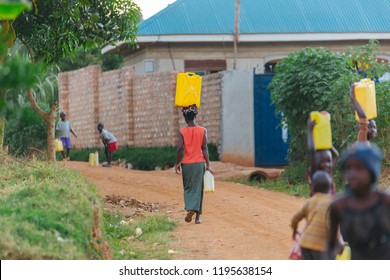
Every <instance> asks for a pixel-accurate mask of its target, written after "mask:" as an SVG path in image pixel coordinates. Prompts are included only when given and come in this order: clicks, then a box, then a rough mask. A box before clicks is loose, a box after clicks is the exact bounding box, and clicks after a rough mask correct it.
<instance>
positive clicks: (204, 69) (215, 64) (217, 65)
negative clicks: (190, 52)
mask: <svg viewBox="0 0 390 280" xmlns="http://www.w3.org/2000/svg"><path fill="white" fill-rule="evenodd" d="M224 70H226V60H185V61H184V71H185V72H195V73H196V74H198V75H201V76H203V75H207V74H212V73H217V72H220V71H224Z"/></svg>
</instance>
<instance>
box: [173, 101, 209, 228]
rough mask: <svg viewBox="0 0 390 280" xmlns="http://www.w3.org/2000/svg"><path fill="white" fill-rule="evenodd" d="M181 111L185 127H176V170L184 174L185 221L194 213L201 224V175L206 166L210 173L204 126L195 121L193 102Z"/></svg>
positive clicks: (195, 112)
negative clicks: (178, 129) (177, 132)
mask: <svg viewBox="0 0 390 280" xmlns="http://www.w3.org/2000/svg"><path fill="white" fill-rule="evenodd" d="M182 111H183V116H184V119H185V121H186V123H187V127H183V128H181V129H180V131H179V135H178V147H177V151H176V164H175V171H176V173H177V174H180V173H182V176H183V188H184V207H185V210H187V215H186V217H185V221H186V222H187V223H190V222H191V221H192V217H193V216H194V214H196V218H195V223H196V224H201V223H202V219H201V217H200V216H201V214H202V205H203V187H204V186H203V176H204V173H205V170H208V171H210V172H211V173H213V172H212V169H211V167H210V162H209V151H208V148H207V130H206V129H205V128H204V127H201V126H198V125H196V123H195V118H196V115H197V114H198V112H197V108H196V105H192V106H190V107H185V108H183V109H182ZM183 152H184V157H183V160H182V161H181V163H180V160H181V158H182V156H183Z"/></svg>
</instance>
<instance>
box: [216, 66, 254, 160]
mask: <svg viewBox="0 0 390 280" xmlns="http://www.w3.org/2000/svg"><path fill="white" fill-rule="evenodd" d="M253 104H254V102H253V72H252V71H248V70H236V71H227V72H224V73H223V76H222V122H221V135H222V137H221V138H222V139H221V140H222V141H221V143H222V145H221V160H222V161H223V162H232V163H236V164H239V165H244V166H254V155H255V143H254V141H255V136H254V112H253V110H254V108H253Z"/></svg>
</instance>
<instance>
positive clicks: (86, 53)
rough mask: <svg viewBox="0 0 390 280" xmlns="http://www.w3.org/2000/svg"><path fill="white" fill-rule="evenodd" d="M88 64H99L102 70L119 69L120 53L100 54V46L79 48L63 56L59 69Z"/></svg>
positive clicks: (120, 65)
mask: <svg viewBox="0 0 390 280" xmlns="http://www.w3.org/2000/svg"><path fill="white" fill-rule="evenodd" d="M88 65H101V66H102V69H103V71H109V70H115V69H119V68H121V67H122V66H123V57H122V55H120V54H102V52H101V49H100V48H91V49H84V48H83V47H81V48H79V49H78V50H77V51H76V52H75V53H74V55H72V56H68V57H65V58H64V59H62V60H61V61H60V63H59V68H60V70H61V71H72V70H77V69H80V68H83V67H86V66H88Z"/></svg>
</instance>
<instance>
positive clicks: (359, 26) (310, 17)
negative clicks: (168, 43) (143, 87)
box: [139, 0, 390, 36]
mask: <svg viewBox="0 0 390 280" xmlns="http://www.w3.org/2000/svg"><path fill="white" fill-rule="evenodd" d="M234 10H235V0H177V1H176V2H174V3H172V4H170V5H169V6H168V7H167V8H165V9H164V10H162V11H160V12H159V13H157V14H156V15H154V16H152V17H150V18H149V19H147V20H145V21H143V22H141V23H140V25H139V35H141V36H142V35H173V34H232V33H233V29H234ZM333 32H335V33H344V32H346V33H354V32H364V33H365V32H390V0H241V15H240V33H241V34H262V33H263V34H264V33H333Z"/></svg>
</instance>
